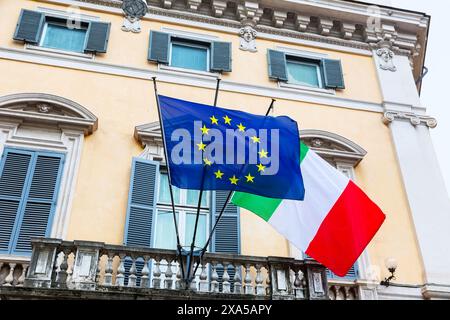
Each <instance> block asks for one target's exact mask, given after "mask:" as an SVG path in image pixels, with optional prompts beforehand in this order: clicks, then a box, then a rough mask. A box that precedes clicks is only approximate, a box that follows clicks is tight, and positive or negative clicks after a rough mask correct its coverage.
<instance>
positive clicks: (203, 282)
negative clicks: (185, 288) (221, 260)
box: [199, 261, 209, 292]
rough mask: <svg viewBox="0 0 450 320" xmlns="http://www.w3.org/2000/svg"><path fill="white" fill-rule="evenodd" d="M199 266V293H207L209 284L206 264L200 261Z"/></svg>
mask: <svg viewBox="0 0 450 320" xmlns="http://www.w3.org/2000/svg"><path fill="white" fill-rule="evenodd" d="M201 265H202V272H201V273H200V281H199V291H200V292H208V291H209V283H208V275H207V273H206V262H204V261H202V264H201Z"/></svg>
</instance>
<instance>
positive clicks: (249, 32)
mask: <svg viewBox="0 0 450 320" xmlns="http://www.w3.org/2000/svg"><path fill="white" fill-rule="evenodd" d="M256 34H257V32H256V30H255V29H253V28H252V27H251V26H245V27H242V28H241V29H240V30H239V37H240V39H241V42H240V45H239V49H241V50H243V51H250V52H256V51H258V50H257V49H256Z"/></svg>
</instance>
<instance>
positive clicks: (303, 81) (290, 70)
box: [286, 57, 322, 88]
mask: <svg viewBox="0 0 450 320" xmlns="http://www.w3.org/2000/svg"><path fill="white" fill-rule="evenodd" d="M286 69H287V75H288V83H292V84H297V85H302V86H310V87H314V88H322V72H321V68H320V61H314V60H307V59H299V58H294V57H287V58H286Z"/></svg>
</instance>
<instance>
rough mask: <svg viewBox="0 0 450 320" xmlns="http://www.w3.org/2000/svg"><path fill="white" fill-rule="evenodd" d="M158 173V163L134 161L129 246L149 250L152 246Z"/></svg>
mask: <svg viewBox="0 0 450 320" xmlns="http://www.w3.org/2000/svg"><path fill="white" fill-rule="evenodd" d="M158 172H159V163H158V162H155V161H150V160H145V159H139V158H134V159H133V165H132V172H131V179H130V190H129V195H128V209H127V221H126V226H125V237H124V244H125V245H127V246H138V247H147V248H148V247H150V246H151V244H152V242H151V241H152V230H153V218H154V214H155V210H156V186H157V184H156V183H157V176H158Z"/></svg>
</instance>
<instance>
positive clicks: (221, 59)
mask: <svg viewBox="0 0 450 320" xmlns="http://www.w3.org/2000/svg"><path fill="white" fill-rule="evenodd" d="M210 69H211V71H217V72H231V43H230V42H218V41H215V42H213V43H212V44H211V68H210Z"/></svg>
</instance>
